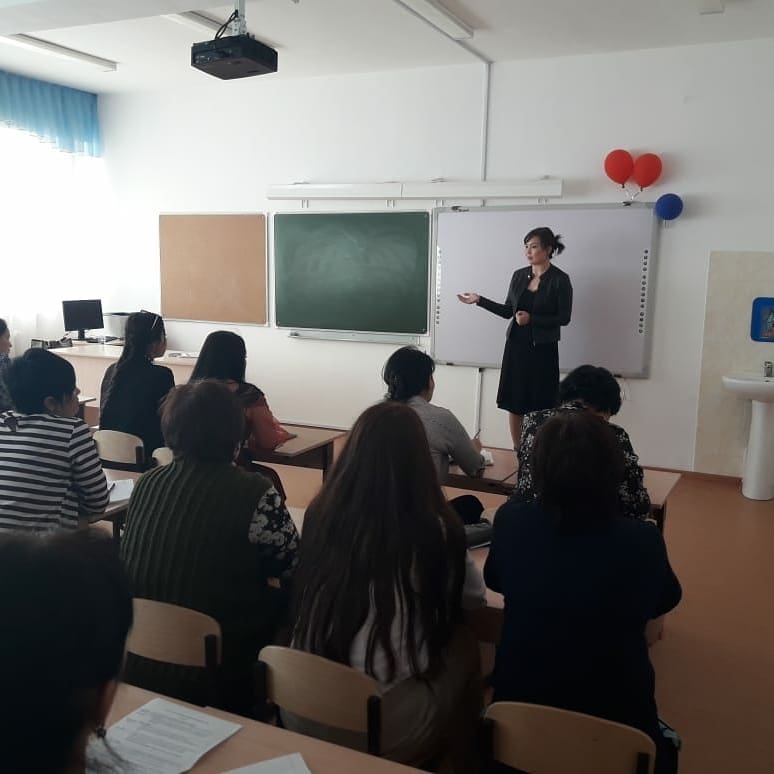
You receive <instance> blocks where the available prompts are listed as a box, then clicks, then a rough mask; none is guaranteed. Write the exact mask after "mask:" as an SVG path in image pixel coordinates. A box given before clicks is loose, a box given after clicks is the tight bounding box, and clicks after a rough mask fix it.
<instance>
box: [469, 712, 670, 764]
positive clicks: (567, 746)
mask: <svg viewBox="0 0 774 774" xmlns="http://www.w3.org/2000/svg"><path fill="white" fill-rule="evenodd" d="M483 724H484V748H485V758H486V760H487V764H488V766H490V767H491V765H492V763H493V762H495V761H496V762H499V763H504V764H505V765H507V766H511V767H513V768H515V769H519V770H521V771H528V772H530V774H555V773H558V772H561V774H653V766H654V763H655V759H656V745H655V744H654V743H653V740H652V739H651V738H650V737H649V736H648V735H647V734H644V733H643V732H642V731H638V730H637V729H636V728H631V727H630V726H624V725H622V724H621V723H613V722H611V721H609V720H603V719H602V718H597V717H593V716H591V715H584V714H582V713H580V712H570V711H568V710H562V709H557V708H555V707H544V706H540V705H537V704H522V703H520V702H510V701H503V702H495V703H494V704H492V705H490V706H489V708H488V709H487V711H486V713H485V715H484V720H483Z"/></svg>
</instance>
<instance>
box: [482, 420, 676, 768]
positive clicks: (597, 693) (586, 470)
mask: <svg viewBox="0 0 774 774" xmlns="http://www.w3.org/2000/svg"><path fill="white" fill-rule="evenodd" d="M532 470H533V477H534V484H535V491H536V493H537V499H536V500H535V501H531V502H518V501H514V500H510V501H509V502H507V503H506V504H505V505H503V506H502V507H501V508H500V510H499V511H498V512H497V516H496V517H495V523H494V535H493V538H492V545H491V548H490V551H489V557H488V559H487V562H486V565H485V567H484V579H485V581H486V584H487V586H489V588H490V589H493V590H494V591H498V592H500V593H502V594H503V595H504V596H505V618H504V622H503V629H502V638H501V641H500V644H499V646H498V649H497V657H496V662H495V671H494V678H493V688H494V701H521V702H528V703H531V704H544V705H548V706H551V707H559V708H562V709H568V710H573V711H577V712H584V713H587V714H589V715H596V716H598V717H602V718H607V719H608V720H613V721H616V722H618V723H624V724H626V725H630V726H634V727H635V728H638V729H640V730H641V731H644V732H645V733H646V734H648V735H649V736H651V738H652V739H653V740H654V742H655V743H656V746H657V747H658V750H659V756H660V760H659V762H658V764H657V768H656V771H657V772H668V771H671V770H672V769H671V768H670V766H671V763H670V761H671V762H672V763H674V759H675V758H676V752H675V750H674V748H673V747H672V746H671V742H668V741H666V740H665V738H664V737H663V736H662V735H661V733H660V732H659V721H658V716H657V713H656V700H655V697H654V689H655V676H654V672H653V666H652V665H651V663H650V659H649V657H648V645H647V642H646V634H645V626H646V624H647V622H648V621H649V620H651V619H654V618H658V617H659V616H662V615H664V614H665V613H667V612H668V611H669V610H672V608H674V607H675V606H676V605H677V603H678V602H679V601H680V597H681V589H680V584H679V583H678V581H677V578H676V577H675V574H674V572H673V571H672V568H671V567H670V564H669V559H668V558H667V552H666V547H665V545H664V539H663V537H662V536H661V533H660V532H659V531H658V530H655V529H653V528H652V527H650V526H649V525H647V524H645V523H643V522H641V521H639V520H636V519H626V518H622V514H621V505H620V500H619V498H618V488H619V484H620V481H621V477H622V475H623V470H624V462H623V455H622V452H621V447H620V445H619V444H618V442H617V438H616V435H615V433H614V431H613V430H612V429H611V428H610V426H609V424H608V423H607V422H605V421H604V420H603V419H601V418H600V417H597V416H595V415H594V414H593V413H592V412H589V411H577V412H560V413H559V414H558V415H557V416H556V417H554V418H552V419H550V420H549V421H548V422H546V423H545V424H544V425H543V426H542V427H541V428H540V430H539V432H538V434H537V437H536V438H535V444H534V450H533V459H532Z"/></svg>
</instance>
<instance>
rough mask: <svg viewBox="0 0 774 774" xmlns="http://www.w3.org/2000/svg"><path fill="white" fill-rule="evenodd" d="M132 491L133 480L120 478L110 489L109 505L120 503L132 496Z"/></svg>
mask: <svg viewBox="0 0 774 774" xmlns="http://www.w3.org/2000/svg"><path fill="white" fill-rule="evenodd" d="M133 489H134V479H133V478H122V479H119V480H118V481H114V482H113V484H112V486H111V489H110V504H111V505H115V504H116V503H122V502H125V501H126V500H128V499H129V498H130V497H131V496H132V490H133Z"/></svg>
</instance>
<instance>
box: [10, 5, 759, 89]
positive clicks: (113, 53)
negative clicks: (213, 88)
mask: <svg viewBox="0 0 774 774" xmlns="http://www.w3.org/2000/svg"><path fill="white" fill-rule="evenodd" d="M206 2H207V0H0V35H3V34H5V35H8V34H13V33H26V34H30V35H34V36H36V37H40V38H44V39H45V40H49V41H52V42H54V43H58V44H61V45H64V46H68V47H70V48H75V49H79V50H81V51H85V52H88V53H90V54H94V55H96V56H100V57H103V58H106V59H112V60H115V61H117V62H119V68H118V71H117V72H100V71H98V70H95V69H93V68H92V67H90V66H88V65H85V64H81V63H77V62H70V61H66V60H61V59H56V58H51V57H49V56H47V55H44V54H42V53H37V52H29V51H25V50H23V49H19V48H16V47H12V46H9V45H5V44H3V43H2V42H1V41H0V69H4V70H8V71H11V72H17V73H21V74H23V75H29V76H32V77H36V78H43V79H46V80H52V81H55V82H58V83H63V84H66V85H69V86H74V87H77V88H82V89H88V90H90V91H96V92H99V93H102V92H126V91H138V90H140V91H144V90H154V89H162V88H163V89H167V88H187V87H195V86H196V84H197V83H200V82H201V79H202V78H208V77H209V76H206V75H203V74H202V73H199V72H197V71H195V70H193V69H192V68H191V67H190V65H189V61H190V46H191V44H192V43H194V42H197V41H201V40H208V39H210V38H211V37H212V36H213V33H211V32H207V31H205V30H204V29H202V30H201V31H199V32H197V31H196V30H193V29H191V28H189V27H185V26H182V25H179V24H175V23H173V22H170V21H169V20H167V19H164V18H163V17H162V14H169V13H176V12H179V11H185V10H198V11H203V12H205V13H207V14H209V15H211V16H214V17H217V18H219V19H225V18H226V17H227V16H228V15H229V13H230V12H231V11H232V10H233V5H229V4H225V5H219V6H208V7H207V6H205V7H202V6H201V5H200V4H201V3H206ZM702 2H703V0H445V4H446V6H447V7H448V8H449V9H451V10H453V11H454V12H455V13H456V14H457V15H458V16H459V17H460V18H462V19H464V20H465V21H466V22H468V23H469V24H470V25H471V26H472V27H474V28H475V34H474V37H473V39H472V41H470V43H471V45H472V46H473V47H474V48H476V49H477V50H478V51H480V52H481V53H482V54H483V55H485V56H486V57H488V58H489V59H491V60H493V61H496V62H500V61H506V60H513V59H531V58H545V57H556V56H568V55H574V54H588V53H600V52H609V51H624V50H633V49H643V48H659V47H665V46H675V45H685V44H695V43H711V42H720V41H731V40H751V39H754V38H774V2H773V1H772V0H725V13H722V14H715V15H700V14H699V13H698V7H699V5H700V4H701V3H702ZM197 6H198V7H197ZM245 16H246V19H247V25H248V28H249V30H250V31H251V32H252V33H253V34H254V35H255V36H256V37H257V38H258V39H260V40H263V41H264V42H266V43H269V44H270V45H272V46H274V47H275V48H277V50H278V52H279V68H280V71H279V73H278V74H277V75H276V76H264V77H266V78H275V77H280V78H284V77H309V76H315V75H327V74H335V73H356V72H370V71H378V70H391V69H404V68H413V67H425V66H433V65H437V66H443V65H453V64H465V63H468V62H472V61H475V59H474V57H473V56H472V55H471V54H470V53H469V52H467V51H465V50H464V49H462V48H461V47H459V46H458V45H456V44H455V43H454V42H453V41H451V40H449V39H448V38H446V37H444V36H443V35H441V34H440V33H438V32H437V31H436V30H435V29H433V28H431V27H429V26H428V25H427V24H425V23H424V22H422V21H421V20H420V19H417V18H416V17H415V16H412V15H411V14H410V13H408V12H407V11H406V10H405V9H404V8H402V7H401V6H399V5H398V4H397V3H395V2H394V0H299V2H297V3H296V2H293V0H248V2H247V4H246V13H245Z"/></svg>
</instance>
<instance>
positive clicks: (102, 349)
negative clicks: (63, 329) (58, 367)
mask: <svg viewBox="0 0 774 774" xmlns="http://www.w3.org/2000/svg"><path fill="white" fill-rule="evenodd" d="M122 349H123V347H120V346H115V345H113V344H73V346H72V347H57V348H55V349H51V350H50V351H51V352H53V353H54V354H55V355H60V356H61V357H65V358H69V357H90V358H97V359H102V360H118V358H119V357H121V351H122ZM172 351H174V350H167V352H166V354H165V355H164V357H157V358H156V359H155V360H154V361H153V362H154V363H156V364H157V365H165V366H174V365H178V366H190V367H191V368H193V367H194V365H195V364H196V358H195V357H176V356H175V357H173V356H171V355H170V354H169V353H170V352H172Z"/></svg>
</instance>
